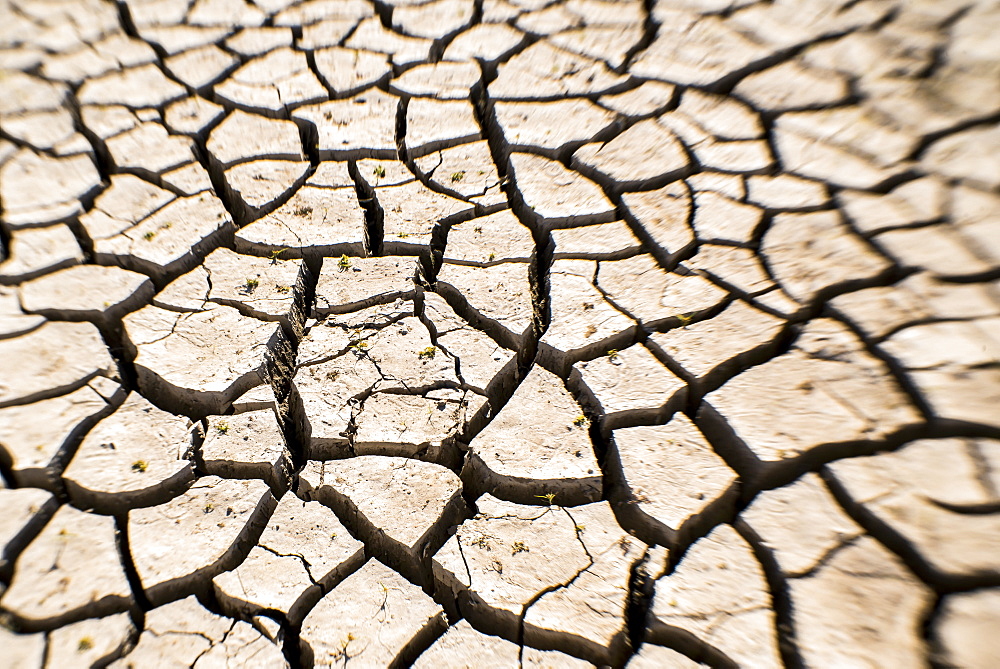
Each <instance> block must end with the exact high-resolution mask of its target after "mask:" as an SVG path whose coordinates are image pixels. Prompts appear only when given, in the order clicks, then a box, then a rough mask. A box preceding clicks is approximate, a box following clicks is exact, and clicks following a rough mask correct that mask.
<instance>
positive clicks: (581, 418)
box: [536, 414, 590, 503]
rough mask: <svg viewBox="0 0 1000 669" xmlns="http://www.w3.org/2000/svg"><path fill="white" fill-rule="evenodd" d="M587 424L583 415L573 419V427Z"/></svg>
mask: <svg viewBox="0 0 1000 669" xmlns="http://www.w3.org/2000/svg"><path fill="white" fill-rule="evenodd" d="M589 424H590V421H589V420H587V417H586V416H585V415H583V414H580V415H579V416H577V417H576V418H574V419H573V425H575V426H576V427H586V426H587V425H589ZM537 496H538V495H536V497H537ZM550 503H551V502H550Z"/></svg>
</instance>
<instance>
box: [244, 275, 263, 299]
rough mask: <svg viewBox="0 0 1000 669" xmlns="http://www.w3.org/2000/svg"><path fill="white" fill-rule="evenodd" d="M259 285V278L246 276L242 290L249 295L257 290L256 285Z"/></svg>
mask: <svg viewBox="0 0 1000 669" xmlns="http://www.w3.org/2000/svg"><path fill="white" fill-rule="evenodd" d="M259 285H260V279H258V278H256V277H248V278H247V282H246V283H245V284H243V288H242V290H243V292H245V293H246V294H247V295H249V294H250V293H252V292H253V291H255V290H257V286H259Z"/></svg>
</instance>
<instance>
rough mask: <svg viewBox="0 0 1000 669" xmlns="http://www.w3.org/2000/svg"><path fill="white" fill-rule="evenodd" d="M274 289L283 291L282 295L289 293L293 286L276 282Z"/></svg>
mask: <svg viewBox="0 0 1000 669" xmlns="http://www.w3.org/2000/svg"><path fill="white" fill-rule="evenodd" d="M274 289H275V290H276V291H278V292H279V293H281V294H282V295H284V294H285V293H287V292H288V291H290V290H291V287H289V286H282V285H281V284H280V283H276V284H274Z"/></svg>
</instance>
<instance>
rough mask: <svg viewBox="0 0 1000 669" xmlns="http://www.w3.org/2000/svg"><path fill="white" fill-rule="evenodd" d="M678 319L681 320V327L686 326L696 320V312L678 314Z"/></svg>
mask: <svg viewBox="0 0 1000 669" xmlns="http://www.w3.org/2000/svg"><path fill="white" fill-rule="evenodd" d="M677 320H679V321H680V322H681V327H686V326H687V325H688V324H689V323H690V322H691V321H692V320H694V314H677Z"/></svg>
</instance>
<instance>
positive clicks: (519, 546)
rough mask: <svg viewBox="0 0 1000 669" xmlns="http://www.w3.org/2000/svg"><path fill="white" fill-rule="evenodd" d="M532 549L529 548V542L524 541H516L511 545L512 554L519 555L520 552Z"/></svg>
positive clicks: (527, 551)
mask: <svg viewBox="0 0 1000 669" xmlns="http://www.w3.org/2000/svg"><path fill="white" fill-rule="evenodd" d="M530 552H531V549H530V548H528V544H526V543H524V542H523V541H515V542H514V543H512V544H511V545H510V554H511V555H517V554H518V553H530Z"/></svg>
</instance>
